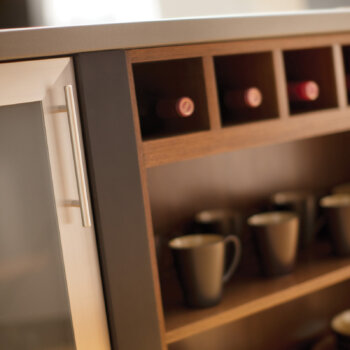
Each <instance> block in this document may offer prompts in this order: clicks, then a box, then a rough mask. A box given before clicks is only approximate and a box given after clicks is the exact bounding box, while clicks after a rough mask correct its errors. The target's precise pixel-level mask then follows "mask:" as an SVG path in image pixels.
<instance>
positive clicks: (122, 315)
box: [75, 51, 162, 350]
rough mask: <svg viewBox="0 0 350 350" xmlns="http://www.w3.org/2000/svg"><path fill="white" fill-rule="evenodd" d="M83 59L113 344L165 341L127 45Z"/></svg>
mask: <svg viewBox="0 0 350 350" xmlns="http://www.w3.org/2000/svg"><path fill="white" fill-rule="evenodd" d="M75 65H76V71H77V80H78V93H79V97H80V104H81V107H80V108H81V115H82V124H83V125H82V128H83V133H84V137H85V145H86V154H87V166H88V172H89V178H90V182H91V183H90V185H91V192H92V201H93V210H94V214H95V221H96V230H97V235H98V237H97V239H98V243H99V250H100V256H101V265H102V270H103V271H102V274H103V281H104V288H105V294H106V300H107V309H108V310H107V311H108V317H109V324H110V331H111V337H112V343H113V345H114V347H113V348H114V349H119V350H140V349H143V350H148V349H149V350H157V349H161V348H162V345H161V336H160V329H159V321H158V315H157V307H156V297H155V290H154V289H155V287H154V284H153V278H152V269H151V259H150V253H149V249H148V241H147V228H146V221H145V210H144V202H143V197H142V187H141V179H140V168H139V163H138V154H137V147H136V141H135V130H134V125H133V117H132V110H131V101H130V93H129V82H128V76H127V64H126V58H125V53H124V52H123V51H105V52H93V53H83V54H79V55H77V56H76V58H75Z"/></svg>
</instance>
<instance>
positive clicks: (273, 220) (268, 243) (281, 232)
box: [248, 211, 299, 276]
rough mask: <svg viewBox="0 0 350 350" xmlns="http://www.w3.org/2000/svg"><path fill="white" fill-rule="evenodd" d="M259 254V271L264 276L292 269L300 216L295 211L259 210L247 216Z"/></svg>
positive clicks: (279, 273) (287, 271)
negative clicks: (263, 211)
mask: <svg viewBox="0 0 350 350" xmlns="http://www.w3.org/2000/svg"><path fill="white" fill-rule="evenodd" d="M248 225H249V226H250V227H251V228H252V231H253V238H254V241H255V244H256V248H257V252H258V255H259V257H260V261H261V267H262V271H263V272H264V274H265V275H267V276H276V275H282V274H286V273H289V272H291V271H292V270H293V268H294V265H295V261H296V256H297V247H298V239H299V218H298V216H297V214H296V213H294V212H287V211H275V212H266V213H260V214H256V215H253V216H251V217H250V218H249V219H248Z"/></svg>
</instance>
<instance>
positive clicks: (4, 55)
mask: <svg viewBox="0 0 350 350" xmlns="http://www.w3.org/2000/svg"><path fill="white" fill-rule="evenodd" d="M349 30H350V9H349V8H344V9H335V10H317V11H307V12H298V13H280V14H278V13H274V14H258V15H235V16H230V17H226V16H225V17H209V18H192V19H174V20H161V21H154V22H136V23H119V24H105V25H87V26H72V27H33V28H21V29H7V30H6V29H5V30H0V60H1V61H6V60H16V59H24V58H33V57H50V56H61V55H67V54H72V53H78V52H87V51H98V50H111V49H128V48H140V47H152V46H162V45H177V44H187V43H203V42H211V41H227V40H241V39H249V38H255V39H256V38H262V37H264V38H266V37H278V36H291V35H303V34H319V33H336V32H346V31H349Z"/></svg>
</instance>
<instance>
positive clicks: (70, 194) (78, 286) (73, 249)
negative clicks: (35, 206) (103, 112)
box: [0, 57, 110, 350]
mask: <svg viewBox="0 0 350 350" xmlns="http://www.w3.org/2000/svg"><path fill="white" fill-rule="evenodd" d="M0 76H1V79H0V91H1V93H0V106H6V105H14V104H20V103H29V102H41V104H42V111H43V122H44V126H45V132H46V135H47V145H48V156H49V162H50V168H51V176H52V183H53V191H54V196H55V204H56V213H57V224H58V227H59V233H60V242H61V249H62V257H63V264H64V270H65V277H66V282H67V291H68V298H69V304H70V312H71V317H72V325H73V331H74V338H75V345H76V349H77V350H90V349H91V350H96V349H99V350H108V349H110V341H109V334H108V326H107V318H106V310H105V302H104V295H103V290H102V281H101V277H100V267H99V259H98V255H97V247H96V241H95V231H94V226H93V223H92V225H91V227H83V225H82V217H81V212H80V206H81V204H80V201H79V196H78V188H77V181H76V173H75V167H74V156H73V152H72V139H71V135H70V128H69V122H68V113H67V112H68V111H67V106H66V95H65V90H64V87H65V86H67V85H71V86H72V88H73V96H76V87H75V80H74V68H73V62H72V59H71V58H70V57H64V58H56V59H45V60H34V61H24V62H12V63H2V64H0ZM75 110H76V115H77V123H78V135H79V136H80V137H79V140H78V142H79V144H80V149H81V152H82V153H81V156H82V163H83V166H82V169H83V171H84V172H85V174H86V169H85V156H84V154H83V145H82V141H81V127H80V121H79V111H78V104H77V103H75ZM59 153H61V155H60V154H59ZM62 154H63V156H62ZM62 160H64V161H62ZM87 198H88V202H90V201H89V198H90V196H89V193H88V189H87ZM88 210H89V211H90V214H91V207H90V204H89V207H88Z"/></svg>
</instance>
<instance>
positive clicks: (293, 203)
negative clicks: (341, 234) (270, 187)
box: [271, 191, 321, 247]
mask: <svg viewBox="0 0 350 350" xmlns="http://www.w3.org/2000/svg"><path fill="white" fill-rule="evenodd" d="M271 203H272V205H273V208H274V209H275V210H276V209H277V210H287V211H293V212H295V213H296V214H298V216H299V245H300V246H301V247H307V246H309V245H310V244H311V243H312V242H313V241H314V239H315V236H316V232H317V231H318V230H319V228H320V226H321V218H318V217H317V216H318V213H317V209H318V205H317V199H316V196H315V195H314V194H313V193H311V192H309V191H283V192H277V193H275V194H273V195H272V196H271Z"/></svg>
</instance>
